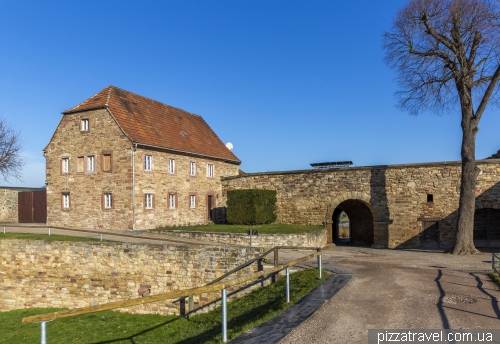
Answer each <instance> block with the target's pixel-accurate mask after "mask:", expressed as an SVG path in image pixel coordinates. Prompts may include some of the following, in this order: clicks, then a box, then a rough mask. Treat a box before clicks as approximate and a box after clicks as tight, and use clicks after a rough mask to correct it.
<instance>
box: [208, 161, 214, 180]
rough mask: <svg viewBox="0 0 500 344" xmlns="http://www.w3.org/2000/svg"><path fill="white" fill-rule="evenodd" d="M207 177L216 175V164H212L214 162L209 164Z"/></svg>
mask: <svg viewBox="0 0 500 344" xmlns="http://www.w3.org/2000/svg"><path fill="white" fill-rule="evenodd" d="M207 177H208V178H213V177H214V165H212V164H208V165H207Z"/></svg>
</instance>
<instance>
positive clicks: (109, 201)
mask: <svg viewBox="0 0 500 344" xmlns="http://www.w3.org/2000/svg"><path fill="white" fill-rule="evenodd" d="M103 201H104V202H103V203H104V204H103V205H104V209H111V208H113V194H111V193H105V194H104V200H103Z"/></svg>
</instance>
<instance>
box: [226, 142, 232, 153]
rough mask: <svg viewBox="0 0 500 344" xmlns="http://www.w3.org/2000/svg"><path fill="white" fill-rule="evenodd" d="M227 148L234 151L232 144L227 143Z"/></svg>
mask: <svg viewBox="0 0 500 344" xmlns="http://www.w3.org/2000/svg"><path fill="white" fill-rule="evenodd" d="M226 147H227V149H229V150H230V151H232V150H233V144H232V143H231V142H228V143H226Z"/></svg>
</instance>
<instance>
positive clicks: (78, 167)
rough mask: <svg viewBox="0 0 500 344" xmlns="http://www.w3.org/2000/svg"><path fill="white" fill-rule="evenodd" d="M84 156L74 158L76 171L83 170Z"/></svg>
mask: <svg viewBox="0 0 500 344" xmlns="http://www.w3.org/2000/svg"><path fill="white" fill-rule="evenodd" d="M84 161H85V157H83V156H79V157H78V158H76V172H80V173H83V172H85V165H84Z"/></svg>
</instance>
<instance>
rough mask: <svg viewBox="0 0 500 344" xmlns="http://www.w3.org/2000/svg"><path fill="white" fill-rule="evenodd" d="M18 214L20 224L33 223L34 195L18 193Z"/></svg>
mask: <svg viewBox="0 0 500 344" xmlns="http://www.w3.org/2000/svg"><path fill="white" fill-rule="evenodd" d="M17 214H18V221H19V223H32V222H33V193H32V192H18V194H17Z"/></svg>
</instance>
